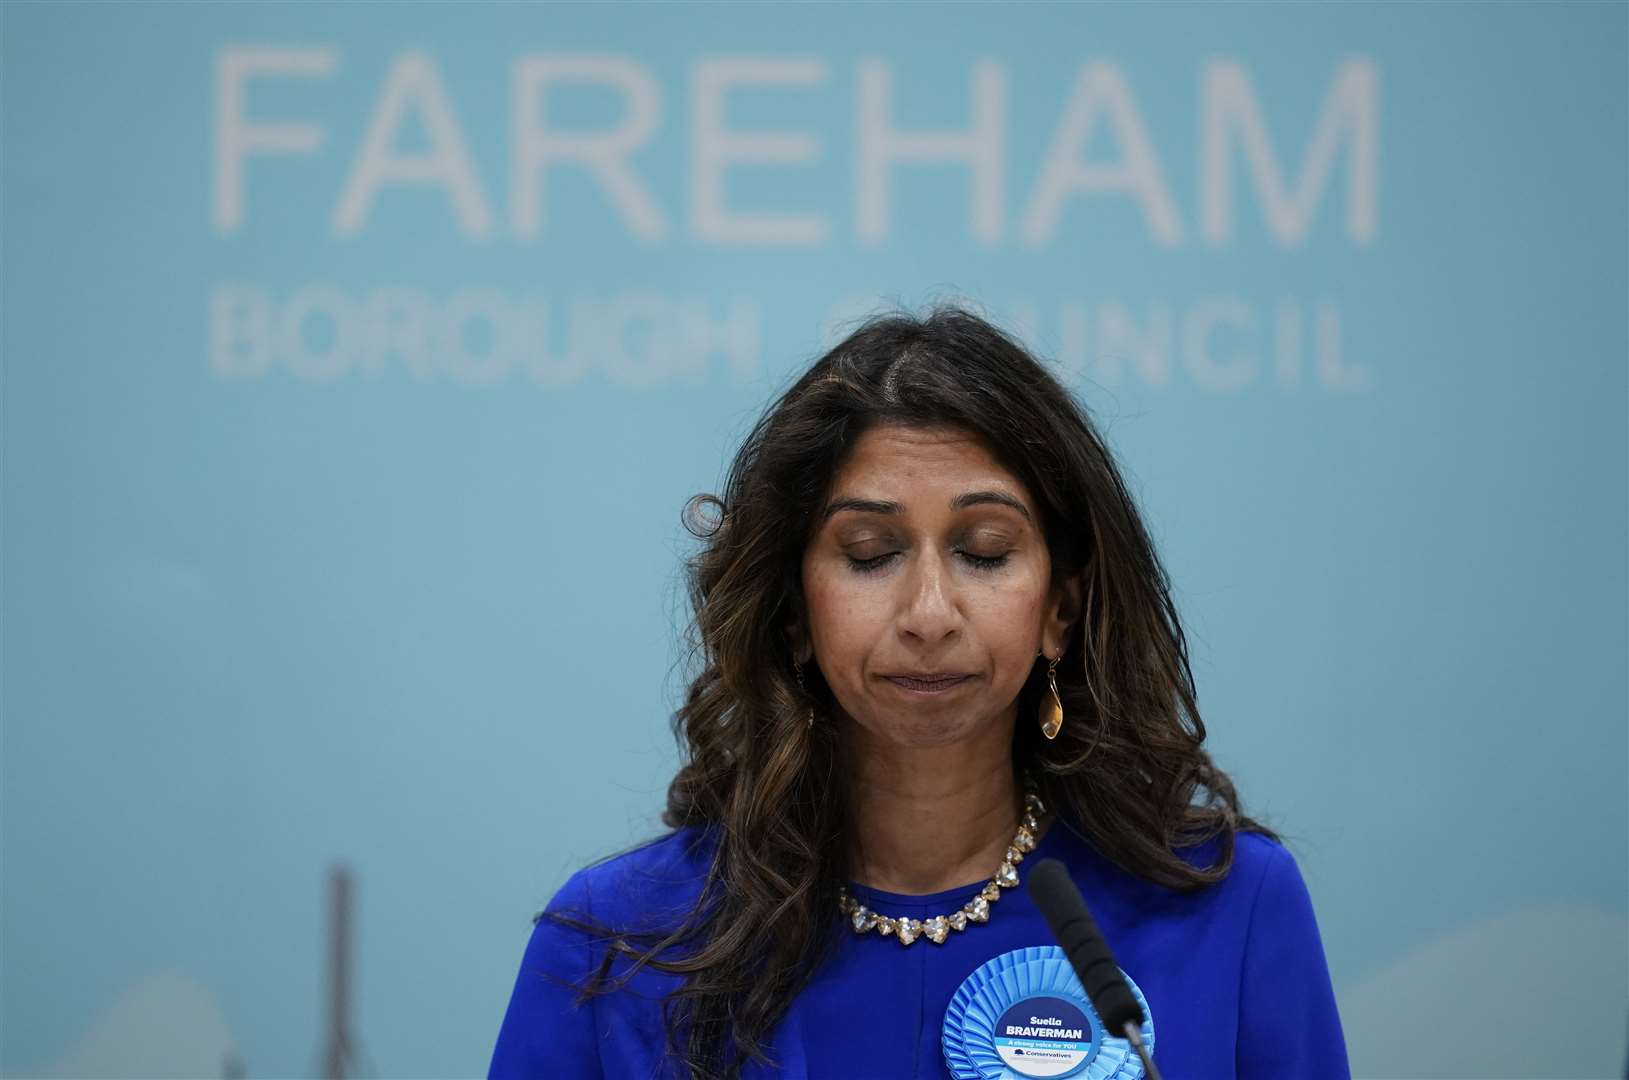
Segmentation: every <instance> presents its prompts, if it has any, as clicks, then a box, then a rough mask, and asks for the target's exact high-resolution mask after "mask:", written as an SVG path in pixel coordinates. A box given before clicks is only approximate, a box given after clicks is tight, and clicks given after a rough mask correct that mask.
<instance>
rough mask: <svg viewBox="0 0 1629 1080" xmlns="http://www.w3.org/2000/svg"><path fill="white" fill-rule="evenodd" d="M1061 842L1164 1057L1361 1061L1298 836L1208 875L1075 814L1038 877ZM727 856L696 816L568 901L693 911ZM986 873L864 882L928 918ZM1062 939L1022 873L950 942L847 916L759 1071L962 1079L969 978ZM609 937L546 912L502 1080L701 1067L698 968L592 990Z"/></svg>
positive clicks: (499, 1064)
mask: <svg viewBox="0 0 1629 1080" xmlns="http://www.w3.org/2000/svg"><path fill="white" fill-rule="evenodd" d="M1049 857H1050V858H1055V859H1060V860H1062V862H1063V863H1064V864H1065V865H1066V866H1067V867H1068V868H1069V871H1070V874H1071V876H1072V877H1073V878H1074V881H1075V883H1076V884H1077V885H1078V886H1079V887H1080V891H1081V892H1082V894H1084V896H1085V897H1086V902H1087V904H1088V905H1089V906H1090V907H1091V910H1092V914H1093V915H1094V916H1095V917H1096V919H1097V922H1098V925H1099V927H1100V928H1101V929H1102V931H1103V936H1104V937H1105V938H1106V939H1107V941H1108V943H1109V946H1110V948H1112V949H1113V950H1114V954H1115V958H1116V959H1117V960H1118V961H1119V963H1120V967H1121V968H1122V969H1123V970H1124V971H1125V972H1126V974H1127V975H1129V976H1130V977H1131V979H1132V981H1133V982H1135V983H1136V984H1137V986H1138V988H1139V989H1141V990H1142V992H1143V995H1144V997H1145V998H1146V999H1147V1002H1148V1011H1149V1014H1150V1019H1151V1020H1152V1022H1153V1027H1154V1037H1155V1040H1154V1041H1155V1048H1154V1063H1155V1064H1156V1065H1158V1066H1159V1068H1160V1071H1161V1072H1162V1073H1163V1074H1164V1075H1165V1076H1166V1077H1167V1080H1200V1078H1203V1080H1227V1078H1230V1077H1236V1078H1241V1080H1244V1078H1247V1080H1283V1078H1303V1077H1304V1078H1316V1080H1323V1078H1347V1077H1349V1076H1350V1072H1349V1069H1348V1066H1347V1061H1346V1045H1345V1041H1344V1038H1343V1036H1342V1033H1341V1025H1340V1017H1339V1015H1338V1014H1337V1012H1336V1009H1335V995H1334V991H1333V989H1332V988H1331V986H1330V981H1329V971H1328V968H1327V966H1326V964H1325V961H1324V953H1323V946H1322V943H1321V942H1320V940H1319V937H1318V927H1317V923H1316V922H1315V921H1314V918H1313V913H1312V903H1311V900H1310V899H1309V897H1308V895H1307V889H1306V885H1305V884H1304V883H1303V881H1302V879H1301V874H1300V871H1299V870H1298V869H1297V867H1296V864H1295V860H1294V859H1293V858H1292V857H1291V855H1290V854H1289V852H1288V851H1286V850H1285V849H1284V848H1283V847H1282V846H1280V845H1279V844H1277V843H1275V842H1273V841H1271V840H1268V839H1267V838H1265V837H1262V836H1260V835H1258V834H1254V833H1240V834H1239V836H1238V839H1237V843H1236V847H1235V855H1234V862H1233V868H1232V870H1231V871H1230V872H1229V874H1228V876H1227V877H1226V878H1225V879H1224V880H1222V881H1221V882H1219V883H1217V884H1215V885H1212V886H1209V887H1207V888H1205V889H1202V890H1200V891H1198V892H1195V893H1180V892H1176V891H1174V890H1170V889H1166V888H1163V887H1161V886H1158V885H1152V884H1149V883H1148V882H1146V881H1143V880H1141V879H1139V878H1136V877H1133V876H1131V875H1130V874H1127V873H1126V872H1125V871H1123V870H1121V869H1119V868H1118V867H1116V866H1114V865H1113V864H1112V863H1110V862H1108V861H1107V860H1106V859H1105V858H1104V857H1103V856H1102V855H1100V854H1099V853H1098V852H1097V851H1096V850H1095V849H1094V848H1093V846H1092V845H1091V843H1090V842H1089V841H1087V840H1086V839H1085V838H1084V837H1083V836H1081V835H1080V834H1079V833H1077V832H1076V831H1074V830H1073V829H1071V828H1069V827H1068V826H1067V825H1066V824H1065V823H1064V822H1063V820H1062V819H1061V818H1060V819H1058V820H1056V821H1054V822H1053V824H1052V826H1051V827H1050V828H1048V829H1047V830H1046V833H1045V834H1044V835H1043V836H1042V837H1041V840H1040V843H1039V845H1038V846H1037V848H1036V850H1035V851H1034V852H1033V853H1031V854H1030V855H1029V857H1028V858H1026V859H1025V860H1024V862H1023V863H1021V864H1020V865H1019V872H1020V875H1021V876H1022V875H1023V872H1024V871H1025V870H1026V869H1027V868H1028V867H1029V866H1032V865H1033V864H1034V862H1035V861H1036V860H1038V859H1043V858H1049ZM1198 857H1200V858H1205V857H1206V855H1205V853H1204V852H1203V851H1202V850H1201V851H1200V852H1199V853H1198ZM707 865H708V842H707V838H706V834H703V833H698V832H695V831H679V832H676V833H672V834H670V835H668V836H666V837H663V838H662V839H660V840H657V841H654V842H652V843H650V844H648V845H646V846H644V847H641V848H639V849H636V850H635V851H633V852H630V853H627V854H624V855H620V856H618V857H616V858H613V859H611V860H608V861H606V862H603V863H600V864H599V865H596V866H591V867H589V868H587V869H585V870H582V871H579V872H578V873H577V874H576V875H575V876H573V877H572V878H571V879H570V880H569V881H567V882H566V884H565V886H564V887H562V888H561V889H560V891H559V893H557V894H556V895H555V897H554V899H553V900H552V901H551V902H550V904H549V907H550V909H551V910H573V909H574V910H577V911H579V912H581V911H587V912H589V913H590V914H591V915H592V917H593V919H595V920H597V921H599V922H601V923H602V924H609V925H613V926H618V927H627V928H634V927H641V926H649V925H651V924H652V923H653V922H654V923H662V922H664V919H665V918H673V917H676V916H677V915H679V914H680V913H682V912H683V911H684V910H686V909H687V907H688V903H689V901H691V900H692V899H693V898H694V897H695V895H696V894H697V892H698V891H699V887H700V883H701V880H702V878H703V876H704V874H705V872H706V868H707ZM983 884H984V883H983V882H982V881H981V882H977V883H974V884H970V885H967V886H964V887H962V888H957V889H950V890H947V891H945V892H941V893H935V894H933V895H931V896H905V895H901V894H897V893H887V892H881V891H878V890H876V889H869V888H865V887H864V886H858V885H851V886H850V891H851V892H852V894H853V895H854V897H855V898H856V899H857V900H858V901H859V902H860V903H862V904H864V905H865V906H866V907H868V908H870V909H871V910H873V911H876V912H880V913H882V914H884V915H889V916H901V915H910V916H912V917H914V918H918V919H920V918H926V917H928V916H931V915H939V914H945V913H948V912H951V911H954V910H956V909H957V908H959V907H961V905H962V904H963V903H965V902H967V901H968V900H970V899H972V897H973V895H974V894H975V893H977V892H978V891H979V889H980V888H981V887H982V886H983ZM833 917H834V918H838V917H840V916H838V915H837V913H836V912H835V911H834V912H833ZM1053 943H1054V942H1053V938H1052V936H1051V933H1050V932H1049V931H1048V929H1047V925H1046V921H1045V919H1044V918H1043V916H1042V915H1041V913H1040V912H1039V911H1038V910H1037V909H1036V908H1035V905H1034V904H1033V903H1031V901H1030V898H1029V894H1028V892H1027V890H1026V889H1025V888H1024V887H1023V886H1022V885H1020V887H1018V888H1015V889H1007V890H1004V891H1003V894H1002V898H1001V900H1000V901H999V902H998V903H995V904H992V905H991V911H990V919H989V922H987V923H983V924H973V925H970V926H969V927H968V928H967V929H966V930H965V931H962V932H960V933H952V934H951V935H950V937H949V938H948V939H947V940H946V941H945V942H944V944H942V945H935V944H933V943H932V942H931V941H928V940H926V939H920V940H918V941H916V942H915V943H913V944H911V945H909V946H904V945H901V944H900V943H899V942H897V941H895V940H893V939H891V938H883V937H881V936H879V935H878V934H876V933H871V934H867V935H865V936H863V937H862V936H860V935H856V934H854V933H852V932H851V931H849V930H848V929H846V927H845V929H844V931H843V935H842V939H841V942H840V944H839V945H838V947H837V950H836V952H835V954H834V955H833V957H832V958H831V960H830V961H828V963H826V964H825V965H824V966H823V967H822V968H821V969H820V970H819V971H818V972H816V974H815V976H814V979H813V981H812V982H811V983H810V984H809V985H808V986H807V987H806V988H805V989H804V990H803V991H802V993H800V994H799V995H798V996H797V998H795V999H794V1000H793V1001H792V1003H791V1007H790V1008H789V1009H788V1011H787V1013H786V1014H785V1016H784V1017H783V1019H782V1020H781V1022H780V1024H779V1025H778V1026H777V1027H776V1028H775V1030H774V1032H773V1033H772V1035H771V1039H770V1044H771V1056H772V1057H773V1058H774V1060H775V1062H776V1067H775V1068H768V1067H764V1066H762V1065H757V1064H754V1065H753V1066H750V1067H748V1068H747V1069H746V1070H745V1071H744V1073H743V1075H744V1077H746V1078H750V1080H764V1078H768V1077H782V1078H786V1080H804V1078H808V1080H911V1078H922V1080H949V1078H950V1075H951V1074H950V1072H949V1069H948V1067H947V1066H946V1064H945V1060H944V1056H943V1053H942V1050H941V1046H940V1033H941V1028H942V1023H943V1019H944V1014H945V1007H946V1006H947V1005H948V1004H949V1002H950V998H951V995H952V994H954V993H955V992H956V989H957V987H958V986H960V985H961V983H962V980H964V979H966V978H967V976H968V975H969V974H970V973H971V972H972V971H973V970H974V969H975V968H977V967H978V966H979V965H981V964H983V963H984V962H985V961H986V960H989V959H991V958H992V957H994V956H997V955H999V954H1001V953H1004V952H1009V951H1012V950H1015V949H1022V948H1025V947H1028V946H1033V945H1051V944H1053ZM601 955H602V950H601V949H600V947H598V946H597V945H595V944H594V943H592V942H590V941H589V940H588V938H587V935H585V934H582V933H580V932H577V931H574V930H571V929H568V928H564V927H561V926H558V925H556V924H554V923H551V922H550V921H548V920H546V919H545V920H542V921H540V922H538V923H537V924H536V926H535V927H533V929H532V932H531V939H530V941H529V943H528V944H527V946H526V950H525V955H524V957H523V959H522V960H521V965H520V973H519V976H518V977H517V978H516V980H515V987H514V993H513V996H512V997H511V998H510V1001H509V1008H508V1011H507V1013H506V1014H505V1016H504V1019H503V1024H502V1027H501V1028H500V1030H499V1032H498V1040H497V1046H496V1048H495V1049H494V1051H493V1054H492V1063H491V1068H490V1071H489V1073H488V1075H489V1077H490V1078H492V1080H500V1078H510V1077H551V1078H558V1080H590V1078H592V1080H602V1078H603V1080H645V1078H661V1080H670V1078H681V1077H683V1076H684V1075H685V1074H684V1073H683V1072H682V1071H681V1070H679V1069H677V1068H675V1067H674V1064H673V1062H672V1061H671V1059H665V1057H664V1039H663V1030H662V1013H661V999H662V997H663V996H664V995H665V994H666V993H667V992H668V991H670V990H671V989H672V988H674V987H675V986H677V985H678V984H679V982H680V980H681V978H682V977H681V976H678V975H669V974H666V973H663V972H657V971H652V970H650V969H648V968H647V969H645V970H643V971H641V972H639V973H638V974H637V975H636V976H635V977H634V978H633V980H632V981H631V982H630V983H629V984H628V985H627V986H626V987H624V988H623V989H621V990H617V991H614V992H612V993H610V994H608V995H605V996H601V997H596V998H593V999H591V1000H590V1001H589V1002H588V1003H587V1004H584V1005H582V1006H580V1007H579V1006H575V1005H574V1004H573V1003H572V1002H573V994H572V991H571V989H570V988H569V987H568V986H566V985H563V983H564V982H568V981H569V982H574V981H577V980H580V979H581V978H582V977H583V975H584V974H585V973H587V972H588V971H590V970H592V968H593V965H594V964H595V962H596V961H597V960H598V959H599V957H600V956H601ZM620 967H621V965H620V962H619V966H618V968H614V969H613V970H619V969H620Z"/></svg>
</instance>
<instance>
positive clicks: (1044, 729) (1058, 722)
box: [1040, 652, 1063, 740]
mask: <svg viewBox="0 0 1629 1080" xmlns="http://www.w3.org/2000/svg"><path fill="white" fill-rule="evenodd" d="M1040 655H1042V656H1045V655H1046V653H1044V652H1043V653H1041V654H1040ZM1062 658H1063V654H1062V653H1059V654H1058V655H1057V656H1056V657H1054V658H1053V659H1052V661H1051V662H1050V663H1049V664H1047V667H1046V681H1047V682H1048V683H1050V684H1051V686H1052V700H1050V701H1048V700H1047V699H1046V698H1044V697H1043V698H1042V699H1041V734H1042V735H1045V736H1046V737H1047V738H1048V739H1049V740H1050V739H1056V738H1057V737H1058V732H1060V731H1062V730H1063V699H1062V698H1060V697H1058V660H1060V659H1062Z"/></svg>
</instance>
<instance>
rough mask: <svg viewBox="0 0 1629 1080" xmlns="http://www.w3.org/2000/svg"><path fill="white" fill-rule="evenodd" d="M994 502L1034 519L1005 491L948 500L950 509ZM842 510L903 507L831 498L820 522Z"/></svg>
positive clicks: (877, 510) (887, 511) (894, 510)
mask: <svg viewBox="0 0 1629 1080" xmlns="http://www.w3.org/2000/svg"><path fill="white" fill-rule="evenodd" d="M989 503H994V504H996V505H997V506H1006V507H1010V508H1012V509H1014V510H1016V511H1018V512H1019V513H1020V514H1022V515H1024V520H1025V521H1027V522H1029V523H1030V524H1031V525H1032V526H1033V525H1034V524H1035V519H1034V518H1033V517H1031V516H1030V512H1029V509H1028V507H1026V506H1025V505H1024V504H1023V503H1021V502H1019V501H1018V500H1017V499H1015V498H1013V497H1012V496H1011V495H1008V494H1007V493H1006V492H1005V491H968V492H964V493H963V494H961V495H958V496H956V497H955V498H954V499H951V500H950V508H951V509H952V510H965V509H966V508H967V507H969V506H980V505H985V504H989ZM844 510H852V511H854V512H855V513H859V514H903V513H904V512H905V507H904V506H902V505H901V504H899V503H897V502H890V501H887V500H883V499H833V500H832V501H831V502H829V503H827V504H826V509H825V510H823V511H822V512H821V514H820V523H821V524H824V523H825V522H827V521H828V520H830V519H831V517H832V516H833V515H834V514H838V513H841V512H842V511H844Z"/></svg>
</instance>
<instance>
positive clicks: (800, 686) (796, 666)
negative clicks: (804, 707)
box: [792, 660, 814, 728]
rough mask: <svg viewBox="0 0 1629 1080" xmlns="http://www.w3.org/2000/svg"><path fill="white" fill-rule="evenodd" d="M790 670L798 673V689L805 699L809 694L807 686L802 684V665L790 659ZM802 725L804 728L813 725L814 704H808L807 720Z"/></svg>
mask: <svg viewBox="0 0 1629 1080" xmlns="http://www.w3.org/2000/svg"><path fill="white" fill-rule="evenodd" d="M792 670H793V671H796V672H797V673H798V689H799V690H801V691H803V696H804V698H805V699H807V698H808V696H809V688H808V687H807V686H804V685H803V665H802V664H800V663H798V662H797V661H796V660H794V661H792ZM803 726H804V727H805V728H812V727H814V706H813V705H812V704H811V705H810V706H809V719H808V722H807V723H805V724H804V725H803Z"/></svg>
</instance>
